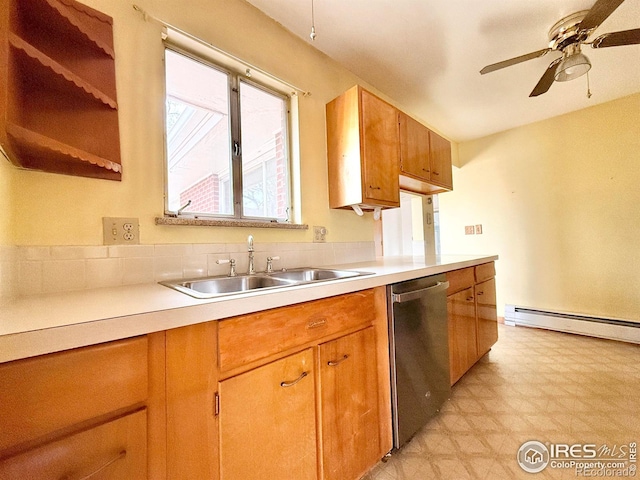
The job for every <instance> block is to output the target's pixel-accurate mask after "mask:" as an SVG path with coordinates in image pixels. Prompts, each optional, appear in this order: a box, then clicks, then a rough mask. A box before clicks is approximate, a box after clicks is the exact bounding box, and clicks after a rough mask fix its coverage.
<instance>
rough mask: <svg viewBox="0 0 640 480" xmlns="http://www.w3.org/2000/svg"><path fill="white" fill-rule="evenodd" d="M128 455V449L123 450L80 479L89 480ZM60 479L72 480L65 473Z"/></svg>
mask: <svg viewBox="0 0 640 480" xmlns="http://www.w3.org/2000/svg"><path fill="white" fill-rule="evenodd" d="M126 456H127V451H126V450H122V451H121V452H120V453H118V456H117V457H114V458H112V459H111V460H109V461H108V462H106V463H104V464H102V465H101V466H99V467H98V469H97V470H94V471H93V472H91V473H90V474H89V475H85V476H84V477H82V478H79V479H78V480H89V479H90V478H93V477H95V476H96V475H97V474H99V473H100V472H102V471H103V470H104V469H105V468H107V467H108V466H109V465H112V464H114V463H116V462H117V461H118V460H122V459H123V458H124V457H126ZM60 480H71V477H69V476H68V475H65V476H64V477H61V478H60Z"/></svg>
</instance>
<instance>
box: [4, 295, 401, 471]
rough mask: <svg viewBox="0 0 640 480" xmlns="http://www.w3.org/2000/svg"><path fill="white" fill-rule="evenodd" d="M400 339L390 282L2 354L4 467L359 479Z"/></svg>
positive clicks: (376, 438) (382, 428)
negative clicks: (116, 337)
mask: <svg viewBox="0 0 640 480" xmlns="http://www.w3.org/2000/svg"><path fill="white" fill-rule="evenodd" d="M238 339H241V340H242V342H244V343H242V342H241V345H243V346H242V348H241V349H240V350H239V347H238ZM388 345H389V344H388V330H387V310H386V289H385V287H378V288H375V289H369V290H364V291H361V292H354V293H349V294H346V295H339V296H336V297H331V298H326V299H321V300H316V301H313V302H307V303H303V304H298V305H292V306H289V307H283V308H278V309H273V310H268V311H264V312H259V313H256V314H253V315H243V316H239V317H234V318H231V319H228V320H222V321H217V322H207V323H201V324H196V325H191V326H186V327H182V328H177V329H172V330H167V331H163V332H158V333H153V334H149V335H146V336H141V337H136V338H131V339H126V340H121V341H117V342H111V343H106V344H103V345H96V346H92V347H85V348H80V349H75V350H69V351H66V352H60V353H55V354H51V355H43V356H41V357H36V358H33V359H25V360H19V361H16V362H9V363H5V364H0V478H1V479H2V480H4V479H9V480H13V479H20V480H21V479H23V478H29V479H32V478H33V479H40V478H43V479H44V478H47V479H51V478H52V479H63V478H64V479H67V478H68V479H89V478H91V479H94V478H95V479H98V478H100V479H105V480H114V479H117V480H119V479H126V480H138V479H141V480H142V479H145V478H149V479H153V480H156V479H158V480H161V479H165V478H167V479H176V480H183V479H197V480H216V479H218V478H222V479H224V480H251V479H260V480H262V479H278V480H280V479H285V480H286V479H292V480H307V479H309V480H319V479H327V480H329V479H331V480H334V479H335V480H338V479H339V480H357V479H358V478H360V477H361V476H362V475H363V474H365V473H366V471H367V470H369V469H370V468H372V467H373V466H374V465H375V464H376V463H377V462H378V460H380V459H381V458H382V457H383V456H384V455H385V454H386V453H387V452H389V451H390V450H391V447H392V438H391V405H390V398H391V397H390V381H389V357H388ZM238 350H239V351H238ZM243 353H246V357H245V356H243V355H242V354H243Z"/></svg>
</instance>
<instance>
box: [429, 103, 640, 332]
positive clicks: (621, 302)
mask: <svg viewBox="0 0 640 480" xmlns="http://www.w3.org/2000/svg"><path fill="white" fill-rule="evenodd" d="M459 155H460V158H459V161H460V165H461V168H459V169H458V168H454V192H452V193H447V194H443V195H441V196H440V219H441V222H442V227H441V232H442V233H441V238H442V246H443V249H444V251H445V253H497V254H499V255H500V260H499V261H498V262H497V270H498V275H497V288H498V308H499V312H500V313H499V314H500V315H502V312H503V307H504V304H505V303H507V304H515V305H520V306H529V307H536V308H544V309H554V310H561V311H569V312H580V313H586V314H591V315H602V316H613V317H620V318H627V319H632V320H636V321H640V94H636V95H633V96H630V97H626V98H623V99H620V100H616V101H612V102H608V103H605V104H602V105H598V106H594V107H591V108H588V109H585V110H581V111H578V112H574V113H570V114H567V115H563V116H560V117H556V118H553V119H550V120H546V121H542V122H539V123H535V124H531V125H528V126H524V127H520V128H516V129H513V130H509V131H506V132H503V133H499V134H496V135H492V136H489V137H485V138H481V139H478V140H474V141H470V142H466V143H462V144H460V146H459ZM475 224H482V225H483V229H484V233H483V235H473V236H465V235H464V226H465V225H475Z"/></svg>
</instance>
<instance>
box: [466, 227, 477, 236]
mask: <svg viewBox="0 0 640 480" xmlns="http://www.w3.org/2000/svg"><path fill="white" fill-rule="evenodd" d="M474 232H475V230H474V228H473V225H467V226H465V227H464V234H465V235H473V234H474Z"/></svg>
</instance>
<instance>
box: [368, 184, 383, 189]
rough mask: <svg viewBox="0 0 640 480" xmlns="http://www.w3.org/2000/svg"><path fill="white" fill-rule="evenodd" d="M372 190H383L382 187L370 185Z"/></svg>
mask: <svg viewBox="0 0 640 480" xmlns="http://www.w3.org/2000/svg"><path fill="white" fill-rule="evenodd" d="M369 188H370V189H371V190H382V187H374V186H373V185H369Z"/></svg>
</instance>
